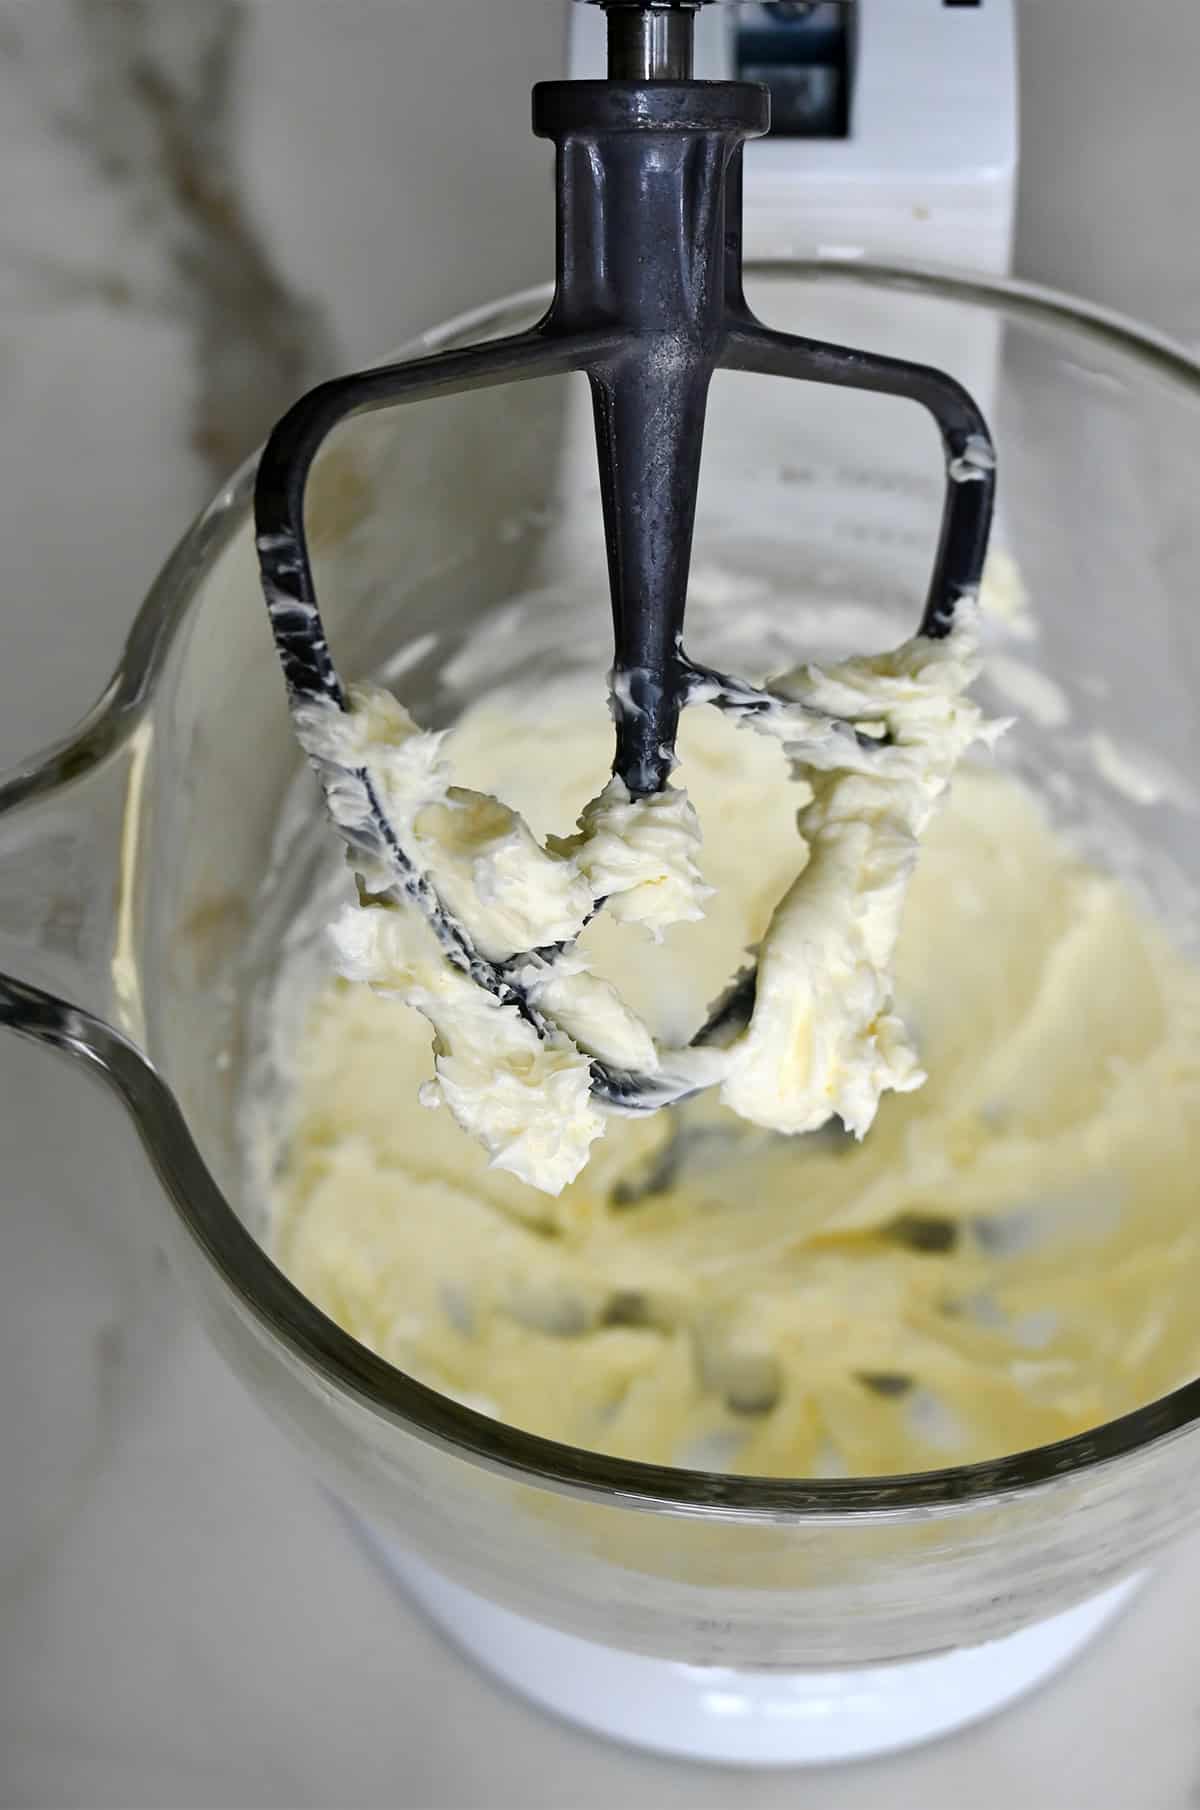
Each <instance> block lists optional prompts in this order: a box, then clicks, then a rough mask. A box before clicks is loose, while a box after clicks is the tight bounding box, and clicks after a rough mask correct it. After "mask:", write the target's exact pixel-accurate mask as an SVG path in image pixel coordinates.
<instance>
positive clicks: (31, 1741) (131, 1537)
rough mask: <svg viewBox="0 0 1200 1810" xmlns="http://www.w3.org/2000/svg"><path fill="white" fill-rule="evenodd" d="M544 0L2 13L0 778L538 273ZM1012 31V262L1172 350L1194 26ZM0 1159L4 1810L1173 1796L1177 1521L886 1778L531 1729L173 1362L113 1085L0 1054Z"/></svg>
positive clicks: (141, 1190) (196, 0)
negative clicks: (150, 607)
mask: <svg viewBox="0 0 1200 1810" xmlns="http://www.w3.org/2000/svg"><path fill="white" fill-rule="evenodd" d="M565 4H566V0H252V3H250V4H244V3H240V0H0V459H2V463H0V480H2V481H0V627H2V629H3V636H4V639H3V644H2V653H0V765H4V764H7V763H8V762H9V761H10V760H12V759H15V758H16V757H18V756H20V755H23V754H25V753H27V752H28V751H29V750H30V749H31V748H32V747H34V746H36V745H37V744H39V743H40V742H42V741H45V740H47V739H49V738H50V737H52V736H55V735H57V734H59V733H60V732H61V731H62V730H63V729H64V728H65V727H66V726H67V725H68V724H69V723H70V722H71V720H72V719H73V718H74V717H75V716H76V715H77V714H78V713H79V711H80V710H81V709H82V708H83V707H84V706H85V705H86V704H87V703H88V702H89V701H90V699H91V697H92V695H93V694H94V693H95V691H96V690H97V689H98V687H99V685H100V683H101V682H102V680H103V678H104V676H105V674H106V672H107V670H108V668H109V666H110V665H111V663H112V661H113V659H114V657H115V654H116V650H117V647H118V645H119V641H120V637H121V634H122V632H123V630H124V628H125V626H126V624H127V623H128V621H129V619H130V617H131V615H132V613H133V611H134V608H135V607H136V604H137V602H138V600H139V599H140V597H141V595H142V594H143V593H144V591H145V589H146V586H147V583H148V582H149V580H150V578H151V577H152V575H153V572H154V569H155V567H156V565H157V564H158V562H159V561H160V560H161V559H162V558H163V557H164V556H165V554H166V553H167V552H168V551H169V549H170V546H171V544H172V543H173V542H174V540H175V539H176V537H177V536H178V534H179V532H180V531H181V530H182V528H183V527H184V525H185V524H186V522H187V520H188V518H189V517H190V515H191V514H192V513H193V512H194V511H195V510H196V509H197V508H198V507H199V506H200V505H201V504H202V503H203V502H204V500H205V498H206V496H207V495H208V493H209V492H210V491H211V489H212V488H213V487H214V484H215V483H216V482H217V481H218V480H219V479H220V478H222V477H223V476H224V475H225V473H226V472H227V471H228V469H229V468H230V466H232V465H233V464H234V463H235V462H236V461H237V460H238V459H240V458H241V457H242V456H243V455H244V454H245V453H246V452H247V451H249V450H250V449H251V448H252V446H253V445H254V443H255V441H256V440H257V439H258V438H259V437H260V436H261V434H262V433H263V432H264V430H265V428H266V426H267V425H268V423H269V422H270V420H271V419H272V418H273V417H274V415H275V414H276V413H277V412H278V410H279V409H280V408H281V407H282V405H283V404H284V403H285V402H286V401H287V400H288V399H289V397H290V396H291V394H292V393H293V391H294V390H295V389H297V388H299V387H301V386H302V385H304V384H306V383H308V382H309V381H311V380H313V379H314V378H316V377H319V376H320V375H321V373H322V372H323V371H325V370H328V369H331V368H334V367H336V366H337V365H339V364H341V363H343V362H346V361H354V360H362V359H364V358H368V357H371V356H376V355H380V354H382V353H384V352H385V351H386V350H387V349H388V347H389V346H390V345H392V344H395V343H397V342H399V341H400V340H402V339H403V338H404V337H405V336H406V335H408V334H410V333H412V332H414V331H416V330H418V329H419V328H421V327H422V326H425V325H428V324H430V323H431V322H433V321H434V320H436V319H438V318H440V317H442V316H445V315H447V314H450V313H453V312H455V311H457V310H458V309H460V308H462V307H465V306H467V305H469V304H470V303H471V302H473V301H475V300H479V299H482V298H484V297H486V296H488V295H491V294H496V293H500V292H503V291H505V290H509V289H512V288H516V287H518V286H520V285H522V284H524V283H527V282H531V281H534V280H537V279H538V278H539V277H541V276H543V275H544V274H546V272H547V270H548V266H549V261H550V255H551V245H552V229H551V222H550V219H549V208H548V203H549V175H548V166H547V161H546V157H547V154H546V149H545V147H544V146H539V145H537V144H536V143H535V142H534V141H533V140H532V138H531V137H530V135H529V133H528V130H527V119H528V105H527V91H528V88H529V85H530V83H531V82H532V81H534V80H536V79H538V78H539V77H542V76H552V75H555V74H558V73H560V72H561V66H562V47H563V29H564V21H565ZM1022 12H1023V26H1024V28H1025V35H1024V49H1023V58H1022V64H1023V85H1024V87H1023V100H1024V105H1025V128H1024V129H1025V143H1026V147H1027V153H1028V154H1027V159H1026V167H1025V172H1024V177H1023V185H1022V197H1021V224H1020V231H1019V236H1018V256H1019V259H1020V261H1021V265H1022V268H1023V270H1024V271H1025V272H1026V273H1027V274H1029V275H1032V276H1035V277H1039V278H1041V279H1043V280H1048V281H1052V282H1065V283H1068V284H1070V283H1072V282H1074V283H1077V284H1080V285H1081V286H1083V287H1085V288H1087V289H1090V290H1091V291H1092V292H1093V293H1095V294H1097V295H1098V296H1099V297H1100V299H1102V300H1107V301H1109V302H1112V303H1114V304H1116V305H1119V306H1125V307H1131V308H1134V309H1136V310H1137V311H1139V312H1141V313H1144V314H1146V315H1148V316H1150V317H1151V318H1153V319H1155V320H1157V321H1158V322H1159V323H1160V324H1162V325H1165V326H1167V327H1168V328H1172V329H1174V330H1175V331H1177V332H1180V333H1182V334H1184V335H1186V336H1188V337H1190V338H1193V339H1200V233H1198V232H1197V231H1196V230H1195V227H1196V224H1197V223H1196V220H1195V218H1194V211H1195V208H1196V205H1197V204H1196V199H1195V193H1196V191H1195V183H1194V180H1193V179H1192V173H1193V172H1194V170H1195V167H1196V156H1197V151H1198V150H1200V114H1198V113H1197V109H1196V105H1195V98H1194V87H1195V65H1196V55H1197V54H1198V53H1200V35H1198V32H1200V26H1198V23H1197V21H1198V20H1200V13H1198V12H1197V10H1196V9H1195V7H1194V6H1193V5H1192V4H1191V0H1149V3H1148V4H1145V5H1142V6H1130V5H1129V4H1128V3H1127V0H1027V3H1026V4H1024V5H1023V8H1022ZM498 21H499V22H500V23H498ZM501 24H502V25H503V29H501ZM451 97H452V98H453V101H454V103H455V107H456V108H457V112H458V118H459V119H460V120H461V119H464V118H465V119H468V120H469V121H470V125H471V129H470V131H469V132H468V133H464V132H463V131H462V130H456V129H455V122H454V118H453V116H452V112H451V108H450V106H449V101H450V99H451ZM0 1172H2V1174H3V1204H2V1205H0V1805H5V1806H10V1807H14V1810H15V1807H17V1806H39V1807H46V1810H51V1807H53V1806H62V1805H79V1806H87V1807H92V1810H95V1807H100V1806H109V1805H111V1806H125V1807H129V1806H136V1807H140V1806H145V1807H146V1810H150V1807H151V1806H163V1807H178V1810H202V1807H204V1806H229V1807H231V1810H233V1807H236V1806H252V1807H254V1810H259V1807H262V1810H267V1807H268V1806H276V1805H278V1806H309V1805H311V1806H322V1805H333V1804H338V1805H357V1806H375V1805H384V1804H397V1805H407V1806H413V1807H416V1806H435V1805H436V1806H445V1807H446V1810H461V1807H464V1806H474V1805H481V1806H482V1805H487V1806H495V1807H496V1810H502V1807H504V1806H509V1805H512V1806H514V1807H515V1806H521V1807H523V1810H524V1807H526V1806H528V1807H530V1810H532V1807H534V1806H543V1805H544V1806H546V1807H547V1810H560V1807H562V1806H566V1805H572V1806H576V1805H577V1806H591V1805H596V1806H602V1805H603V1806H607V1805H610V1804H612V1803H614V1802H616V1803H623V1804H628V1805H630V1806H635V1807H636V1806H642V1805H647V1806H648V1805H651V1804H653V1805H656V1806H658V1805H661V1806H670V1805H679V1806H682V1805H689V1806H696V1807H703V1806H711V1807H712V1810H718V1807H721V1806H725V1805H728V1804H730V1803H732V1802H734V1801H736V1802H738V1803H739V1804H741V1805H744V1806H746V1810H759V1807H761V1810H768V1807H769V1806H774V1805H780V1806H782V1805H784V1804H795V1803H819V1804H820V1805H821V1806H822V1810H878V1807H880V1806H883V1805H886V1806H888V1810H905V1807H907V1806H910V1805H911V1806H914V1807H915V1806H918V1805H919V1806H921V1807H922V1810H939V1807H942V1806H944V1807H946V1810H951V1807H954V1810H959V1807H965V1810H992V1807H994V1810H1009V1807H1010V1806H1011V1805H1012V1804H1013V1803H1019V1804H1021V1805H1023V1806H1027V1807H1028V1810H1060V1807H1066V1806H1070V1805H1076V1804H1078V1805H1081V1806H1082V1805H1087V1806H1089V1810H1125V1807H1126V1806H1131V1807H1132V1806H1137V1810H1187V1806H1189V1805H1200V1663H1198V1662H1200V1632H1198V1631H1197V1630H1198V1628H1200V1617H1198V1616H1197V1608H1198V1607H1200V1545H1197V1544H1196V1543H1194V1542H1193V1543H1192V1545H1190V1546H1189V1547H1186V1548H1183V1549H1181V1550H1180V1551H1179V1552H1177V1553H1176V1554H1175V1555H1173V1556H1172V1558H1171V1559H1170V1560H1169V1561H1168V1562H1167V1563H1166V1564H1165V1565H1164V1566H1163V1568H1162V1570H1161V1572H1160V1573H1159V1574H1158V1575H1157V1576H1156V1577H1155V1578H1154V1579H1153V1580H1152V1582H1151V1584H1150V1586H1149V1588H1148V1589H1147V1591H1146V1592H1145V1594H1144V1596H1143V1597H1142V1598H1141V1599H1139V1600H1138V1602H1137V1603H1136V1604H1135V1605H1134V1607H1133V1608H1132V1609H1131V1610H1130V1611H1129V1613H1128V1614H1127V1615H1126V1617H1125V1618H1124V1620H1123V1621H1122V1623H1121V1624H1120V1626H1119V1627H1118V1628H1116V1629H1115V1630H1114V1631H1113V1633H1112V1634H1111V1636H1110V1637H1109V1638H1107V1639H1106V1640H1105V1641H1104V1642H1102V1643H1101V1644H1100V1645H1099V1646H1097V1647H1096V1648H1094V1649H1093V1650H1092V1651H1090V1652H1088V1653H1087V1654H1085V1655H1084V1656H1083V1657H1082V1658H1081V1659H1080V1660H1079V1661H1078V1662H1077V1663H1076V1664H1075V1665H1074V1666H1073V1667H1072V1668H1071V1669H1070V1670H1069V1671H1068V1672H1067V1673H1066V1674H1065V1675H1064V1676H1063V1677H1062V1678H1061V1679H1059V1680H1058V1681H1057V1682H1056V1683H1055V1684H1054V1685H1053V1686H1052V1687H1050V1688H1049V1689H1047V1690H1046V1691H1044V1692H1043V1693H1041V1694H1040V1695H1038V1696H1037V1697H1035V1698H1034V1699H1032V1700H1030V1701H1028V1702H1027V1703H1025V1704H1024V1705H1022V1706H1020V1707H1019V1708H1017V1709H1016V1710H1014V1711H1013V1712H1011V1713H1010V1714H1008V1715H1007V1716H1004V1717H1002V1718H1000V1719H997V1720H996V1721H994V1722H990V1723H987V1724H985V1725H983V1726H981V1727H979V1728H977V1729H974V1730H969V1731H966V1732H964V1733H963V1734H961V1735H959V1736H957V1737H955V1738H954V1739H952V1740H950V1741H948V1742H945V1743H943V1744H941V1745H940V1746H937V1747H933V1748H930V1749H927V1750H924V1751H921V1752H917V1753H913V1754H910V1755H906V1756H903V1757H901V1758H899V1759H897V1760H894V1761H888V1762H881V1763H879V1764H876V1765H873V1766H867V1767H858V1768H849V1769H847V1770H845V1771H843V1772H840V1773H836V1774H832V1773H829V1774H821V1775H819V1776H817V1777H810V1778H801V1779H800V1780H796V1779H795V1778H791V1777H789V1776H787V1775H779V1776H773V1775H742V1774H737V1775H730V1774H726V1773H722V1772H715V1771H700V1770H696V1769H692V1768H688V1767H685V1766H681V1765H673V1764H667V1763H664V1762H658V1761H654V1760H651V1759H648V1758H645V1757H642V1756H639V1755H636V1754H632V1753H625V1752H622V1751H620V1750H618V1749H616V1748H614V1747H608V1746H604V1745H602V1744H600V1743H598V1742H596V1741H593V1740H591V1739H589V1738H587V1737H584V1736H582V1735H578V1734H576V1733H574V1732H573V1731H571V1730H570V1729H567V1728H565V1727H563V1726H561V1725H558V1724H554V1723H551V1722H548V1721H545V1720H543V1719H542V1718H541V1717H540V1716H539V1715H538V1714H537V1713H535V1712H534V1711H532V1710H530V1709H528V1708H526V1707H525V1706H524V1705H523V1704H521V1703H519V1702H517V1701H516V1700H515V1699H510V1698H509V1697H508V1696H506V1695H505V1694H504V1693H503V1692H502V1691H501V1690H500V1689H498V1688H497V1687H496V1686H494V1685H493V1684H491V1683H490V1682H488V1681H487V1680H485V1679H484V1678H483V1677H482V1676H481V1675H479V1674H478V1673H476V1672H475V1671H474V1670H473V1669H472V1668H471V1666H470V1665H468V1664H467V1663H466V1662H464V1661H463V1660H461V1659H460V1658H459V1657H458V1656H457V1655H455V1654H454V1653H453V1652H451V1651H450V1650H449V1649H448V1648H447V1647H446V1646H445V1645H444V1644H443V1643H442V1642H441V1641H440V1639H438V1638H437V1637H436V1636H435V1635H434V1634H433V1633H432V1632H431V1631H430V1630H429V1629H428V1628H427V1627H426V1626H425V1624H424V1623H423V1622H422V1621H421V1620H420V1618H419V1617H418V1616H417V1615H416V1614H415V1613H414V1612H413V1611H412V1610H411V1609H409V1608H408V1607H407V1606H405V1605H404V1604H403V1603H401V1602H400V1601H399V1600H398V1599H397V1598H396V1597H395V1596H394V1595H393V1594H392V1593H391V1592H390V1590H389V1589H387V1588H386V1587H384V1586H382V1585H381V1583H380V1581H379V1579H378V1577H377V1576H376V1574H375V1572H374V1571H373V1570H372V1568H371V1566H370V1565H369V1563H368V1562H367V1561H366V1560H365V1559H364V1558H363V1557H362V1555H361V1554H360V1553H359V1551H358V1550H357V1549H356V1548H355V1547H354V1546H353V1544H352V1543H351V1541H350V1538H349V1536H348V1534H347V1533H346V1530H345V1527H344V1525H343V1523H342V1522H341V1520H340V1519H339V1517H338V1516H337V1515H336V1513H335V1512H334V1511H333V1510H332V1508H331V1507H330V1506H329V1504H328V1503H327V1501H326V1499H325V1498H324V1496H323V1495H322V1494H321V1492H320V1490H319V1488H318V1487H317V1486H316V1484H315V1483H314V1482H313V1480H312V1479H310V1478H309V1477H308V1476H307V1475H306V1473H305V1472H304V1470H303V1468H302V1467H301V1465H300V1463H299V1461H298V1460H297V1459H296V1458H295V1457H294V1456H293V1455H292V1453H291V1451H290V1449H289V1448H288V1446H287V1445H286V1443H285V1441H284V1438H283V1436H282V1434H281V1433H280V1432H279V1431H278V1430H277V1429H275V1428H274V1427H272V1426H271V1425H270V1424H269V1423H267V1422H266V1421H265V1420H264V1418H263V1417H262V1415H261V1413H260V1412H259V1410H258V1409H257V1408H256V1407H255V1406H254V1404H252V1403H251V1402H250V1401H249V1400H248V1399H247V1398H246V1397H245V1396H244V1395H243V1394H242V1392H241V1391H240V1389H239V1388H238V1387H237V1385H235V1383H234V1382H233V1381H232V1380H231V1379H230V1378H229V1377H228V1376H227V1375H226V1374H225V1372H224V1371H223V1369H222V1368H221V1366H220V1364H219V1363H218V1361H217V1359H216V1358H215V1357H214V1356H213V1355H212V1353H211V1352H210V1351H209V1350H208V1348H207V1346H206V1345H205V1344H204V1342H203V1340H202V1338H201V1337H200V1335H199V1333H198V1332H197V1331H196V1329H195V1327H194V1326H193V1324H192V1321H191V1318H190V1313H189V1307H188V1303H187V1301H186V1300H184V1299H182V1298H180V1296H179V1295H178V1294H177V1292H176V1289H175V1286H174V1284H173V1283H172V1282H171V1281H170V1280H169V1279H168V1278H166V1277H165V1276H164V1275H163V1273H162V1270H161V1265H160V1262H159V1259H158V1257H157V1254H156V1247H155V1239H154V1225H155V1214H156V1212H157V1211H158V1210H159V1208H158V1204H157V1196H156V1193H155V1189H154V1185H153V1183H152V1182H151V1181H150V1179H149V1177H148V1176H147V1174H146V1171H145V1168H144V1164H143V1162H142V1159H141V1156H140V1153H139V1152H138V1150H137V1149H136V1147H135V1145H134V1142H133V1139H132V1137H131V1135H130V1134H129V1132H128V1130H127V1128H126V1127H125V1125H124V1124H123V1123H122V1122H121V1121H120V1120H119V1119H117V1118H116V1117H115V1116H114V1112H113V1109H112V1108H111V1107H110V1105H109V1103H108V1101H107V1100H106V1099H105V1098H104V1097H103V1096H102V1095H101V1094H100V1093H99V1092H98V1091H95V1090H94V1089H93V1088H92V1087H91V1086H90V1085H89V1083H88V1082H87V1081H86V1079H85V1078H84V1077H83V1076H81V1075H78V1074H76V1073H74V1072H72V1071H69V1070H68V1069H66V1068H64V1067H63V1066H61V1065H60V1064H58V1063H57V1062H56V1061H55V1060H54V1059H52V1058H51V1057H49V1056H47V1055H45V1054H44V1053H41V1052H38V1051H32V1050H30V1049H28V1048H25V1047H18V1046H17V1045H15V1044H14V1043H12V1042H6V1041H3V1040H0Z"/></svg>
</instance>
